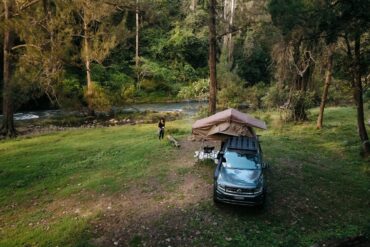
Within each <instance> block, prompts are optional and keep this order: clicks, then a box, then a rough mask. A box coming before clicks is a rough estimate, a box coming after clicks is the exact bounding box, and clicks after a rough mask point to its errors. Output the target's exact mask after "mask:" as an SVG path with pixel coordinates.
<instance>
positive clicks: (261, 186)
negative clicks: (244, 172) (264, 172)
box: [254, 176, 264, 194]
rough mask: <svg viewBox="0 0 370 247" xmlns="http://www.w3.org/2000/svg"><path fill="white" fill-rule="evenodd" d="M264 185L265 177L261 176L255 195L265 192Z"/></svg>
mask: <svg viewBox="0 0 370 247" xmlns="http://www.w3.org/2000/svg"><path fill="white" fill-rule="evenodd" d="M263 183H264V181H263V176H261V177H260V179H259V181H258V186H257V188H256V190H255V192H254V193H255V194H260V193H262V191H263Z"/></svg>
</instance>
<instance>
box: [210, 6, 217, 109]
mask: <svg viewBox="0 0 370 247" xmlns="http://www.w3.org/2000/svg"><path fill="white" fill-rule="evenodd" d="M208 11H209V12H208V14H209V23H208V27H209V37H208V42H209V54H208V66H209V102H208V114H209V115H212V114H215V113H216V102H217V71H216V46H217V40H216V0H209V6H208Z"/></svg>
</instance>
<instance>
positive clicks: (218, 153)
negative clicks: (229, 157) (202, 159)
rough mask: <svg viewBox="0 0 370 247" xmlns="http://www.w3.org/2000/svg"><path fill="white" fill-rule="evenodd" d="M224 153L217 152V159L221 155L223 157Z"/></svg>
mask: <svg viewBox="0 0 370 247" xmlns="http://www.w3.org/2000/svg"><path fill="white" fill-rule="evenodd" d="M222 155H223V153H222V152H218V154H217V159H218V160H219V159H220V158H221V157H222Z"/></svg>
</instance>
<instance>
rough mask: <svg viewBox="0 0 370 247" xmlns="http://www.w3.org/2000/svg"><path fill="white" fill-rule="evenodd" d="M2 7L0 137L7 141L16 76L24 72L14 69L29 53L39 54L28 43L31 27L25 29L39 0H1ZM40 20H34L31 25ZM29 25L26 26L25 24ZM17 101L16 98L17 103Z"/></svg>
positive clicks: (12, 129)
mask: <svg viewBox="0 0 370 247" xmlns="http://www.w3.org/2000/svg"><path fill="white" fill-rule="evenodd" d="M0 6H1V9H0V10H1V17H2V18H3V20H2V24H3V25H2V31H3V90H2V93H3V95H2V96H3V97H2V100H3V122H2V126H1V128H0V134H1V135H4V136H6V137H14V136H16V130H15V126H14V111H15V109H16V107H17V105H16V104H15V100H16V95H15V93H16V92H15V91H16V90H15V88H16V86H17V84H18V83H19V81H18V80H19V79H20V78H19V75H21V74H24V73H22V72H24V70H23V71H22V69H20V68H19V66H17V65H18V64H19V63H20V61H21V59H22V57H23V58H24V56H26V55H27V54H30V53H32V50H34V49H37V50H41V49H42V48H41V47H40V46H39V44H35V43H29V42H28V41H27V39H28V38H30V37H31V35H30V30H31V27H30V26H27V27H25V26H24V23H25V20H26V19H27V18H28V17H29V16H31V14H30V13H32V12H36V11H38V10H39V9H40V8H41V6H42V1H41V0H40V1H38V0H33V1H32V0H3V1H2V4H1V5H0ZM39 21H40V19H37V17H33V22H31V23H33V24H35V23H38V22H39ZM28 25H29V24H28ZM19 98H20V97H18V100H19Z"/></svg>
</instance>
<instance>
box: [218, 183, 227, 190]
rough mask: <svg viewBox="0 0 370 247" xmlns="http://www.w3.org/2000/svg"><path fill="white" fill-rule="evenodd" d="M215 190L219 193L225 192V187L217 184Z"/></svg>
mask: <svg viewBox="0 0 370 247" xmlns="http://www.w3.org/2000/svg"><path fill="white" fill-rule="evenodd" d="M217 189H218V190H221V191H225V185H223V184H219V183H217Z"/></svg>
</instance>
